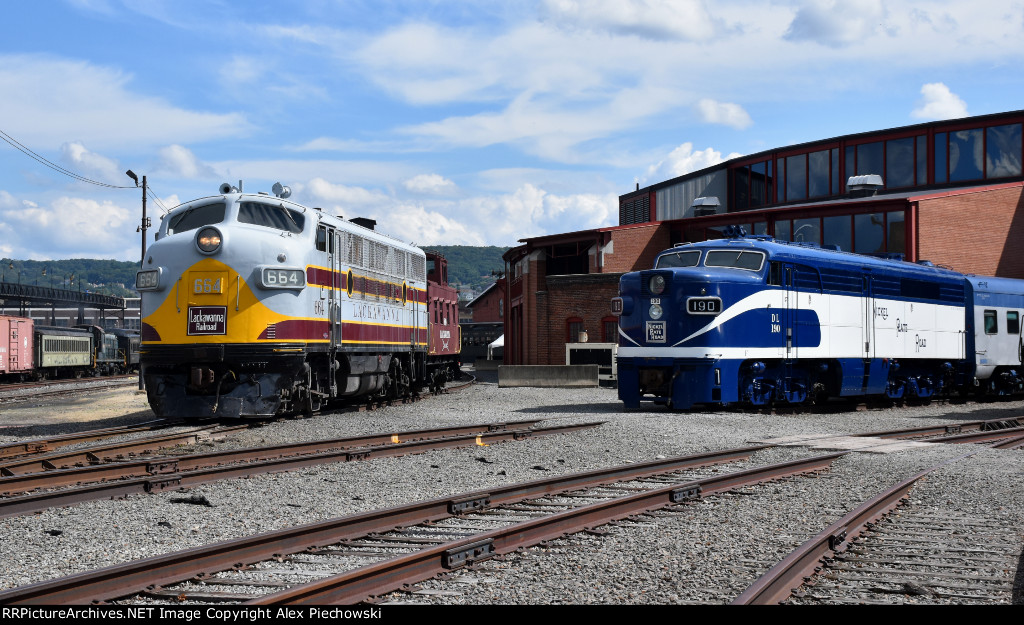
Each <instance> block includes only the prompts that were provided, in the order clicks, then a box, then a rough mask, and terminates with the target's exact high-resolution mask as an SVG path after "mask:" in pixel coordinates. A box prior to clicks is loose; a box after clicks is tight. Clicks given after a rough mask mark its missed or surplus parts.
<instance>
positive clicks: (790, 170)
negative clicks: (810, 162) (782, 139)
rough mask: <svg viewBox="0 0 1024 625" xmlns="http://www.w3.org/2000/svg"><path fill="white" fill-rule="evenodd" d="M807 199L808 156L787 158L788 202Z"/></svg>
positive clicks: (799, 155) (801, 155) (798, 155)
mask: <svg viewBox="0 0 1024 625" xmlns="http://www.w3.org/2000/svg"><path fill="white" fill-rule="evenodd" d="M806 197H807V155H806V154H797V155H796V156H788V157H786V201H787V202H789V201H793V200H802V199H804V198H806Z"/></svg>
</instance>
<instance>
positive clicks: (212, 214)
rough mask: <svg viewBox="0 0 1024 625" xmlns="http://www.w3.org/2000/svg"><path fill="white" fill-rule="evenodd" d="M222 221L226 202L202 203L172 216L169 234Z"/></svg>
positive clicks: (169, 223)
mask: <svg viewBox="0 0 1024 625" xmlns="http://www.w3.org/2000/svg"><path fill="white" fill-rule="evenodd" d="M222 221H224V202H214V203H213V204H200V205H197V206H193V207H192V208H188V209H185V210H184V211H182V212H180V213H178V214H177V215H174V216H172V217H171V220H170V221H169V222H168V223H167V234H174V233H176V232H188V231H189V230H195V229H196V228H201V227H202V226H209V225H210V224H219V223H220V222H222Z"/></svg>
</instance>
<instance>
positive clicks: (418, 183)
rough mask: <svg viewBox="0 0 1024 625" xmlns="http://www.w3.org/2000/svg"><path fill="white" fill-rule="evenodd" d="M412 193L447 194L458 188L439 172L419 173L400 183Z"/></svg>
mask: <svg viewBox="0 0 1024 625" xmlns="http://www.w3.org/2000/svg"><path fill="white" fill-rule="evenodd" d="M402 186H404V187H405V188H406V189H408V190H409V191H411V192H413V193H424V194H431V195H448V194H451V193H454V192H455V191H457V190H458V187H457V186H456V185H455V183H454V182H452V181H451V180H448V179H447V178H445V177H444V176H441V175H439V174H420V175H419V176H415V177H413V178H410V179H408V180H406V181H405V182H403V183H402Z"/></svg>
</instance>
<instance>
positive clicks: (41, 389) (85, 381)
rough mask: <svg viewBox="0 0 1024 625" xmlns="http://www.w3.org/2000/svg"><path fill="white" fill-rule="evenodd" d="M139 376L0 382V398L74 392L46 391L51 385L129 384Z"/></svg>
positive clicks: (134, 374) (8, 398)
mask: <svg viewBox="0 0 1024 625" xmlns="http://www.w3.org/2000/svg"><path fill="white" fill-rule="evenodd" d="M138 378H139V376H138V374H137V373H133V374H123V375H102V376H96V377H88V378H63V379H57V380H41V381H38V382H17V383H10V384H0V399H2V400H11V399H25V398H26V397H32V398H34V397H39V396H41V395H51V394H60V393H69V392H75V391H74V389H68V388H61V389H58V390H52V391H48V390H46V389H47V388H49V387H51V386H61V387H67V386H83V385H89V386H95V385H96V383H97V382H102V383H109V384H106V386H119V385H123V384H129V383H131V382H134V381H137V380H138ZM24 390H31V391H34V392H33V393H32V394H31V395H8V393H11V392H14V391H24Z"/></svg>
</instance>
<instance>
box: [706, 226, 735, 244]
mask: <svg viewBox="0 0 1024 625" xmlns="http://www.w3.org/2000/svg"><path fill="white" fill-rule="evenodd" d="M728 227H729V226H708V227H707V228H706V229H705V230H704V236H705V237H706V238H707V240H708V241H711V240H713V239H724V238H725V229H726V228H728Z"/></svg>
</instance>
